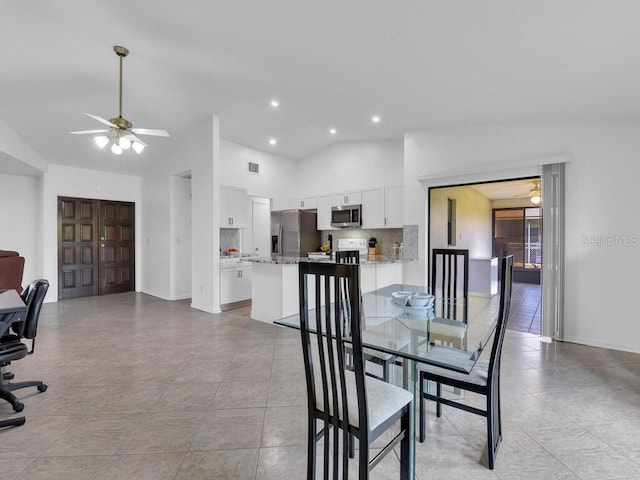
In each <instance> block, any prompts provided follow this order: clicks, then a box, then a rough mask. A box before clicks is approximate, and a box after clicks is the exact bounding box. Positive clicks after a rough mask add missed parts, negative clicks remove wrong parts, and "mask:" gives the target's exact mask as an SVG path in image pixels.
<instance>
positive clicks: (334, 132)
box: [329, 128, 338, 135]
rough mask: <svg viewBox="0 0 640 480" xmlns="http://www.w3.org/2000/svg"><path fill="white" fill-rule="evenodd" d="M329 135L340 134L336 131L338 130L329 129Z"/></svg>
mask: <svg viewBox="0 0 640 480" xmlns="http://www.w3.org/2000/svg"><path fill="white" fill-rule="evenodd" d="M329 133H330V134H331V135H335V134H336V133H338V132H337V131H336V129H335V128H330V129H329Z"/></svg>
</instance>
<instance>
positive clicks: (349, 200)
mask: <svg viewBox="0 0 640 480" xmlns="http://www.w3.org/2000/svg"><path fill="white" fill-rule="evenodd" d="M361 204H362V190H355V191H352V192H341V193H334V194H333V206H334V207H339V206H342V205H361Z"/></svg>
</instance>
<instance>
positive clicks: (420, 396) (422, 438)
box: [418, 378, 427, 443]
mask: <svg viewBox="0 0 640 480" xmlns="http://www.w3.org/2000/svg"><path fill="white" fill-rule="evenodd" d="M418 401H419V402H420V443H424V441H425V440H426V438H427V427H426V423H427V422H426V416H427V409H426V405H425V403H426V402H427V399H426V398H424V380H423V379H422V378H420V385H419V386H418Z"/></svg>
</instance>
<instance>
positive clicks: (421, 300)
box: [409, 293, 433, 307]
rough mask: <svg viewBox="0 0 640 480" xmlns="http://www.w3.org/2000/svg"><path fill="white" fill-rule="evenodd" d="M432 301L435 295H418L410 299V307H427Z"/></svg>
mask: <svg viewBox="0 0 640 480" xmlns="http://www.w3.org/2000/svg"><path fill="white" fill-rule="evenodd" d="M432 301H433V295H428V294H426V293H416V294H414V295H412V296H411V297H410V298H409V305H411V306H412V307H427V306H428V305H429V303H431V302H432Z"/></svg>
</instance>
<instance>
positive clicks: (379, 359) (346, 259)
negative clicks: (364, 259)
mask: <svg viewBox="0 0 640 480" xmlns="http://www.w3.org/2000/svg"><path fill="white" fill-rule="evenodd" d="M335 255H336V263H350V264H355V265H360V252H359V251H358V250H342V251H338V252H336V254H335ZM359 298H361V294H359ZM360 304H361V305H362V301H361V302H360ZM360 310H361V311H362V307H361V308H360ZM362 335H363V337H364V338H365V339H366V338H367V336H368V335H371V334H370V333H368V332H367V331H366V330H364V331H363V332H362ZM365 341H366V340H365ZM364 359H365V360H366V361H368V362H371V363H375V364H376V365H380V368H381V369H382V375H381V376H378V375H374V374H372V373H368V375H371V376H374V377H376V378H379V379H380V380H383V381H385V382H388V381H389V377H390V375H391V367H392V366H393V365H394V363H395V360H396V357H395V356H394V355H391V354H389V353H385V352H378V351H376V350H372V349H370V348H365V349H364Z"/></svg>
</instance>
